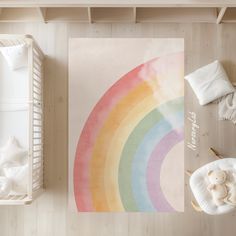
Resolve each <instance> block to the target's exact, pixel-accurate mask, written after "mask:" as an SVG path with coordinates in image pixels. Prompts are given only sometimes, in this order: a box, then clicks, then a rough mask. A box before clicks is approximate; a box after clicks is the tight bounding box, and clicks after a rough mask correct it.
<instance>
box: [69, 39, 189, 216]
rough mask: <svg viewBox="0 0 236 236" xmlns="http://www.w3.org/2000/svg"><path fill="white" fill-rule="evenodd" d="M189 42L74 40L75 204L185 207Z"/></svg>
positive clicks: (84, 208) (122, 208)
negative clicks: (186, 58) (186, 54)
mask: <svg viewBox="0 0 236 236" xmlns="http://www.w3.org/2000/svg"><path fill="white" fill-rule="evenodd" d="M183 45H184V42H183V40H182V39H71V40H70V45H69V205H70V206H71V207H73V208H74V209H76V210H77V211H79V212H176V211H179V212H182V211H183V210H184V174H183V173H184V142H183V140H184V97H183V96H184V80H183V78H184V46H183Z"/></svg>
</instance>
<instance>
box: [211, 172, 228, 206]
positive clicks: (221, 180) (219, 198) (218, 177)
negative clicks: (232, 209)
mask: <svg viewBox="0 0 236 236" xmlns="http://www.w3.org/2000/svg"><path fill="white" fill-rule="evenodd" d="M207 175H208V179H209V182H210V184H209V185H208V187H207V190H208V191H209V192H211V194H212V197H213V200H214V202H215V204H216V205H217V206H220V205H223V204H224V199H225V198H226V197H227V195H228V190H227V187H226V179H227V174H226V172H225V171H223V170H210V171H209V172H208V174H207Z"/></svg>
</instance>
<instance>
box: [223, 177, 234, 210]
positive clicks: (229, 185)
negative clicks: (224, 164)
mask: <svg viewBox="0 0 236 236" xmlns="http://www.w3.org/2000/svg"><path fill="white" fill-rule="evenodd" d="M235 179H236V174H235V173H232V178H231V180H230V181H229V180H228V181H226V186H227V189H228V195H227V197H226V198H225V199H224V202H225V203H227V204H229V205H231V206H236V181H235Z"/></svg>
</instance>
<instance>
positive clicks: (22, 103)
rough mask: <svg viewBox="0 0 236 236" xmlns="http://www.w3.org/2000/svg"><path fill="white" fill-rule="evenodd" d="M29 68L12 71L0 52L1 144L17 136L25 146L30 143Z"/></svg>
mask: <svg viewBox="0 0 236 236" xmlns="http://www.w3.org/2000/svg"><path fill="white" fill-rule="evenodd" d="M28 88H29V69H28V68H21V69H19V70H15V71H12V70H11V69H10V68H9V66H8V65H7V63H6V61H5V59H4V58H3V56H2V55H1V54H0V146H2V145H4V144H5V143H6V142H7V140H8V138H9V136H15V137H16V138H17V140H19V143H20V144H21V146H22V147H23V148H28V147H29V145H28V143H29V111H28V109H27V107H28V105H27V102H28V101H29V89H28Z"/></svg>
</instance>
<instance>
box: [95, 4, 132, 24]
mask: <svg viewBox="0 0 236 236" xmlns="http://www.w3.org/2000/svg"><path fill="white" fill-rule="evenodd" d="M91 20H92V22H94V23H96V22H97V23H107V22H134V21H135V14H134V8H132V7H96V8H94V7H92V8H91Z"/></svg>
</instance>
